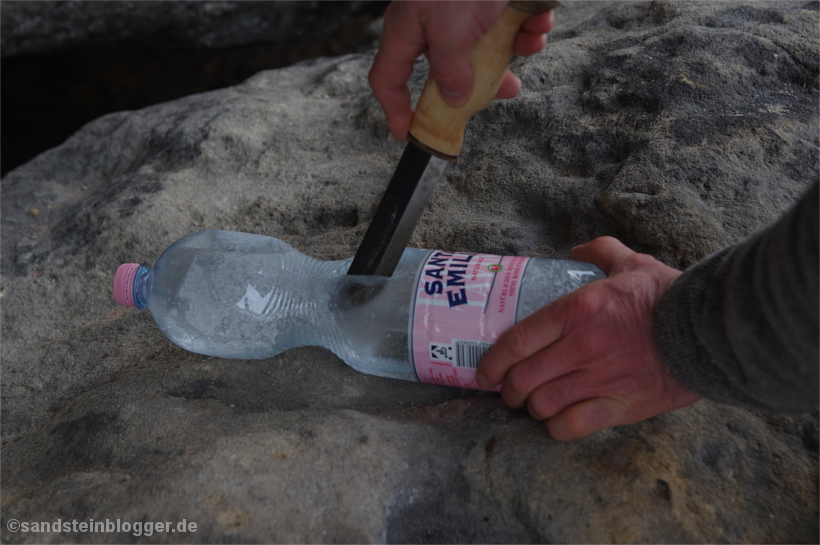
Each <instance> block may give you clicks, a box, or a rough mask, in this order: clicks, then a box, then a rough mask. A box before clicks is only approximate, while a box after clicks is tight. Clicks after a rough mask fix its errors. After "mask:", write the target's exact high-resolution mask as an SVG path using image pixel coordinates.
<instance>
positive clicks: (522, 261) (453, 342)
mask: <svg viewBox="0 0 820 545" xmlns="http://www.w3.org/2000/svg"><path fill="white" fill-rule="evenodd" d="M529 259H530V258H528V257H502V256H497V255H487V254H468V253H463V252H439V251H436V252H432V253H431V254H430V255H429V256H428V257H427V260H426V261H425V262H424V265H423V266H422V268H421V271H419V276H418V286H417V287H416V300H415V304H414V308H413V321H412V323H411V326H410V330H411V334H412V339H413V340H412V348H411V351H412V357H413V364H414V365H415V369H416V374H417V375H418V377H419V380H421V381H422V382H428V383H431V384H443V385H445V386H455V387H458V388H472V389H478V385H477V384H476V382H475V372H476V368H477V367H478V363H479V361H481V358H482V357H484V354H486V353H487V350H489V349H490V346H492V344H493V343H494V342H495V340H496V339H498V337H499V336H500V335H501V334H502V333H504V331H506V330H507V329H509V328H510V327H511V326H512V325H513V324H514V323H515V311H516V307H517V306H518V293H519V291H520V287H521V277H522V276H523V274H524V269H525V268H526V266H527V263H528V262H529ZM499 389H500V386H498V387H497V388H496V390H499Z"/></svg>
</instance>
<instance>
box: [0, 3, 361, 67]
mask: <svg viewBox="0 0 820 545" xmlns="http://www.w3.org/2000/svg"><path fill="white" fill-rule="evenodd" d="M365 4H367V2H358V1H353V2H349V1H343V2H258V1H244V2H236V1H228V2H210V1H209V2H199V1H194V2H192V1H187V0H183V1H180V0H175V1H173V2H162V1H160V2H157V1H144V2H143V1H140V2H131V1H120V0H116V1H111V0H104V1H96V2H81V1H76V0H72V1H68V2H62V1H50V0H49V1H39V2H29V1H15V0H11V1H4V2H3V3H2V5H0V16H1V17H0V30H1V32H0V50H1V51H2V54H3V56H4V57H6V56H14V55H22V54H39V53H48V52H52V51H55V50H57V49H65V48H72V47H88V46H93V45H101V44H102V45H108V46H113V47H117V48H120V49H129V48H137V49H143V50H144V49H179V48H196V49H202V48H205V49H220V48H224V47H233V46H237V45H244V44H249V43H255V42H269V41H288V40H299V39H309V38H316V37H319V36H323V35H325V34H328V33H330V32H331V31H332V30H333V29H335V28H336V27H337V26H338V25H339V24H340V23H341V22H342V21H343V20H345V19H346V18H347V17H350V16H351V15H352V14H354V13H356V12H357V11H360V10H361V9H362V8H363V5H365Z"/></svg>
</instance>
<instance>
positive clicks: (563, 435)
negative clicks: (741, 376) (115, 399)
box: [476, 237, 700, 441]
mask: <svg viewBox="0 0 820 545" xmlns="http://www.w3.org/2000/svg"><path fill="white" fill-rule="evenodd" d="M572 258H573V259H576V260H579V261H586V262H589V263H593V264H595V265H596V266H597V267H598V268H599V269H601V270H602V271H603V272H604V273H605V274H606V275H607V278H606V279H605V280H599V281H597V282H592V283H590V284H587V285H586V286H584V287H582V288H579V289H578V290H576V291H574V292H571V293H569V294H567V295H565V296H564V297H561V298H560V299H557V300H555V301H553V302H552V303H550V304H548V305H546V306H544V307H543V308H541V309H539V310H537V311H535V312H534V313H533V314H531V315H530V316H528V317H527V318H525V319H524V320H522V321H521V322H519V323H518V324H516V325H515V326H513V327H512V328H510V329H509V330H508V331H506V332H505V333H504V334H503V335H501V337H499V339H498V340H497V341H496V343H495V344H494V345H493V346H492V348H490V351H489V352H488V353H487V355H486V356H484V359H483V360H482V361H481V364H480V365H479V367H478V372H477V375H476V382H477V383H478V385H479V386H481V387H482V388H487V389H489V388H492V387H493V386H495V385H496V384H498V383H500V382H501V381H502V380H503V381H504V386H503V387H502V390H501V397H502V399H503V400H504V401H505V402H506V403H507V404H508V405H510V406H511V407H515V408H521V407H524V406H526V407H527V409H528V410H529V412H530V414H531V415H532V416H533V418H535V419H538V420H546V426H547V429H548V430H549V432H550V434H551V435H552V436H553V437H554V438H555V439H559V440H562V441H566V440H570V439H577V438H580V437H584V436H586V435H589V434H591V433H593V432H596V431H598V430H601V429H604V428H608V427H610V426H618V425H622V424H633V423H635V422H640V421H641V420H645V419H647V418H650V417H652V416H657V415H659V414H662V413H665V412H668V411H671V410H674V409H679V408H681V407H684V406H686V405H690V404H692V403H694V402H695V401H697V400H698V399H700V397H699V396H698V395H697V394H695V393H693V392H690V391H688V390H686V389H684V388H683V386H682V385H681V384H680V383H679V382H678V381H677V379H675V378H674V377H673V376H672V375H670V374H669V372H668V371H667V370H666V366H665V365H664V363H663V361H661V358H660V354H659V353H658V350H657V348H656V346H655V341H654V338H653V332H652V320H653V317H654V311H655V307H656V306H657V305H658V303H659V302H660V299H661V296H662V295H663V292H664V291H665V290H666V288H667V286H669V285H670V284H671V283H672V282H673V281H674V280H675V279H676V278H677V277H678V276H679V275H680V274H681V272H680V271H678V270H677V269H673V268H671V267H668V266H666V265H664V264H663V263H661V262H660V261H657V260H655V259H654V258H652V257H651V256H648V255H644V254H639V253H636V252H633V251H632V250H630V249H629V248H627V247H626V246H624V245H623V244H621V243H620V242H618V240H616V239H614V238H611V237H601V238H597V239H595V240H593V241H592V242H589V243H587V244H584V245H582V246H577V247H575V248H573V250H572Z"/></svg>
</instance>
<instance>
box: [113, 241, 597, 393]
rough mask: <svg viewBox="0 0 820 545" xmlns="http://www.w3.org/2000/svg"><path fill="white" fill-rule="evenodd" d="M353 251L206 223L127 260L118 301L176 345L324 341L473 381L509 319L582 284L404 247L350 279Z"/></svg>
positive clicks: (403, 370)
mask: <svg viewBox="0 0 820 545" xmlns="http://www.w3.org/2000/svg"><path fill="white" fill-rule="evenodd" d="M351 262H352V259H345V260H341V261H320V260H317V259H313V258H311V257H308V256H306V255H304V254H302V253H300V252H299V251H297V250H296V249H294V248H293V247H291V246H290V245H288V244H286V243H285V242H283V241H281V240H278V239H276V238H273V237H267V236H262V235H255V234H248V233H239V232H231V231H215V230H209V231H202V232H199V233H195V234H192V235H189V236H187V237H185V238H182V239H180V240H179V241H177V242H175V243H174V244H172V245H171V246H170V247H169V248H168V249H167V250H166V251H165V252H164V253H163V254H162V255H161V256H160V258H159V259H158V260H157V262H156V264H155V265H154V266H153V267H149V266H147V265H145V264H142V265H139V264H136V263H126V264H123V265H121V266H120V267H119V269H118V270H117V274H116V276H115V280H114V296H115V299H116V300H117V302H118V303H120V304H123V305H127V306H135V307H137V308H140V309H143V308H146V307H147V308H148V309H149V310H150V312H151V315H152V316H153V318H154V320H155V321H156V323H157V325H158V326H159V328H160V329H161V330H162V332H163V333H164V334H165V335H166V336H167V337H168V338H169V339H171V340H172V341H173V342H174V343H176V344H177V345H179V346H180V347H182V348H184V349H186V350H190V351H192V352H196V353H200V354H206V355H210V356H217V357H223V358H241V359H258V358H267V357H270V356H273V355H276V354H278V353H280V352H282V351H284V350H287V349H288V348H292V347H295V346H305V345H315V346H323V347H325V348H327V349H329V350H330V351H332V352H333V353H335V354H336V355H337V356H339V357H340V358H341V359H342V360H344V361H345V362H346V363H347V364H348V365H350V366H351V367H353V368H355V369H357V370H358V371H361V372H363V373H368V374H372V375H378V376H383V377H390V378H397V379H404V380H411V381H419V380H421V381H424V382H431V383H437V384H447V385H451V386H460V387H473V388H476V387H477V385H475V383H474V381H473V377H474V376H475V367H476V366H477V364H478V361H479V360H480V357H481V356H482V355H483V354H484V353H486V350H487V349H488V347H489V346H490V345H491V344H492V342H493V341H494V340H495V339H496V338H497V337H498V335H500V334H501V333H502V332H503V331H504V330H505V329H506V328H508V327H509V326H511V325H512V324H513V323H515V322H518V321H520V320H521V319H523V318H524V317H526V316H528V315H529V314H531V313H532V312H534V311H535V310H536V309H538V308H540V307H542V306H543V305H545V304H547V303H549V302H550V301H552V300H554V299H556V298H558V297H560V296H561V295H564V294H566V293H568V292H570V291H572V290H573V289H576V288H578V287H580V286H582V285H584V284H586V283H589V282H591V281H594V280H597V279H599V278H603V273H601V271H599V270H598V269H597V268H596V267H594V266H593V265H590V264H587V263H580V262H573V261H567V260H550V259H530V258H517V257H504V256H493V255H486V254H470V253H464V252H440V251H429V250H421V249H415V248H408V249H406V250H405V251H404V254H403V255H402V258H401V261H400V262H399V265H398V267H397V268H396V270H395V272H394V273H393V276H391V277H389V278H387V277H381V276H348V275H347V274H346V273H347V269H348V267H349V266H350V263H351Z"/></svg>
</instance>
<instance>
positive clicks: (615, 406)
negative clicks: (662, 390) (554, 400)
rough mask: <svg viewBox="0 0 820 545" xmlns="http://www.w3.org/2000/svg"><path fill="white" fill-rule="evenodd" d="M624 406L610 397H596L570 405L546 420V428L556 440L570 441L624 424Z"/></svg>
mask: <svg viewBox="0 0 820 545" xmlns="http://www.w3.org/2000/svg"><path fill="white" fill-rule="evenodd" d="M625 414H626V406H625V405H624V403H623V402H622V401H620V400H618V399H615V398H612V397H596V398H593V399H588V400H586V401H582V402H580V403H576V404H575V405H570V406H569V407H567V408H566V409H564V410H563V411H561V412H560V413H558V414H557V415H555V416H553V417H552V418H550V419H549V420H547V429H548V430H549V432H550V435H552V437H553V438H555V439H557V440H558V441H571V440H573V439H580V438H581V437H586V436H587V435H590V434H592V433H595V432H596V431H600V430H602V429H604V428H610V427H612V426H618V425H620V424H625V423H626V422H625V421H624V416H625Z"/></svg>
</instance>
